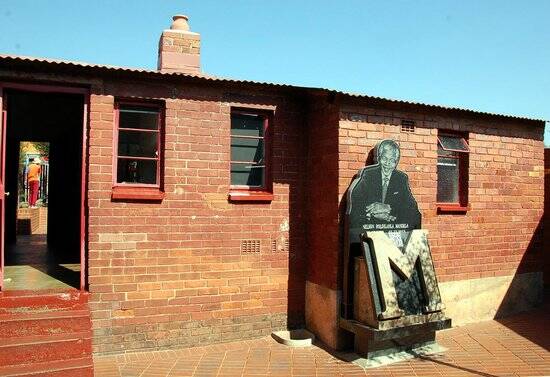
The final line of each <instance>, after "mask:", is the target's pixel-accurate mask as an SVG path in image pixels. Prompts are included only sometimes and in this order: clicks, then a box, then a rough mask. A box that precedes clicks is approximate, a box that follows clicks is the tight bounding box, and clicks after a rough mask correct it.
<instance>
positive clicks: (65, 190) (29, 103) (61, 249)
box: [5, 91, 84, 263]
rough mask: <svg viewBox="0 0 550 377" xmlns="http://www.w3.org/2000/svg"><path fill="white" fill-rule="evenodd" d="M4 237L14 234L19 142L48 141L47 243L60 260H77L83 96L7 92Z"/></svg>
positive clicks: (75, 261) (10, 238) (78, 257)
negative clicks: (6, 192) (6, 194)
mask: <svg viewBox="0 0 550 377" xmlns="http://www.w3.org/2000/svg"><path fill="white" fill-rule="evenodd" d="M6 97H7V106H8V119H7V132H6V191H9V192H10V193H13V195H10V196H9V197H7V200H6V216H5V219H6V220H5V221H6V242H14V241H15V240H16V221H17V219H16V217H17V180H18V178H17V175H18V173H17V169H18V155H19V143H20V142H21V141H41V142H49V143H50V156H49V157H50V161H49V163H50V177H49V188H48V189H49V190H48V191H49V196H48V244H49V245H50V246H54V250H55V253H56V257H59V260H60V262H63V263H78V262H79V261H80V195H81V193H80V187H81V165H82V164H81V163H82V122H83V119H82V117H83V106H84V102H83V101H84V99H83V97H82V96H81V95H75V94H52V93H34V92H22V91H8V92H7V96H6Z"/></svg>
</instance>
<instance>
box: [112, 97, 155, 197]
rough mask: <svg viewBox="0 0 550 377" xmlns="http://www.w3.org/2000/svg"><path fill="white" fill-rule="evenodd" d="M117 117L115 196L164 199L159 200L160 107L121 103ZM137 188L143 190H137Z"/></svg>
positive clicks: (118, 105) (148, 104)
mask: <svg viewBox="0 0 550 377" xmlns="http://www.w3.org/2000/svg"><path fill="white" fill-rule="evenodd" d="M116 114H117V117H116V119H117V125H118V129H117V130H116V137H115V143H116V146H115V148H116V149H115V150H116V155H115V158H116V161H115V171H114V174H113V178H114V186H115V189H114V192H113V197H114V198H117V199H122V198H124V199H155V198H156V199H161V197H158V194H159V189H160V170H161V155H160V154H161V114H162V109H161V107H160V105H157V104H150V103H122V102H121V103H118V104H117V109H116ZM125 188H127V189H125ZM138 188H139V189H141V190H136V189H138ZM128 189H129V190H128ZM147 189H149V190H147ZM154 189H156V190H154ZM155 193H156V195H155ZM136 195H137V197H136Z"/></svg>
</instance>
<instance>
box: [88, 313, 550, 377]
mask: <svg viewBox="0 0 550 377" xmlns="http://www.w3.org/2000/svg"><path fill="white" fill-rule="evenodd" d="M549 313H550V311H549V310H548V307H546V308H545V309H539V310H536V311H531V312H528V313H524V314H520V315H517V316H514V317H510V318H506V319H501V320H494V321H487V322H480V323H477V324H472V325H467V326H464V327H458V328H453V329H449V330H445V331H441V332H439V333H438V342H439V344H440V345H442V346H444V347H446V348H448V350H447V351H446V352H444V353H441V354H435V355H430V356H424V357H421V358H416V359H411V360H406V361H401V362H398V363H395V364H391V365H387V366H383V367H379V368H369V369H363V368H362V367H360V366H358V365H356V364H354V363H352V362H347V361H344V360H342V359H341V358H340V357H341V355H339V354H331V353H329V352H327V351H326V350H324V349H323V348H321V347H319V346H312V347H307V348H289V347H286V346H283V345H281V344H278V343H277V342H275V341H274V340H273V339H271V338H262V339H255V340H249V341H241V342H233V343H224V344H217V345H211V346H204V347H196V348H186V349H174V350H165V351H151V352H140V353H127V354H120V355H108V356H97V357H95V358H94V368H95V375H96V376H98V377H111V376H114V377H119V376H121V377H126V376H128V377H129V376H140V377H145V376H174V377H176V376H200V377H207V376H373V377H382V376H393V377H401V376H403V377H404V376H416V377H422V376H449V377H451V376H482V377H492V376H499V377H500V376H550V352H549V349H550V328H549V327H548V324H547V323H548V318H549V316H548V314H549Z"/></svg>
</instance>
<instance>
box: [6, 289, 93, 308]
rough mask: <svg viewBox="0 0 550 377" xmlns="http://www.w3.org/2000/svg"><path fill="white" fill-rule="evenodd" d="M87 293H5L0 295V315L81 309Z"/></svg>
mask: <svg viewBox="0 0 550 377" xmlns="http://www.w3.org/2000/svg"><path fill="white" fill-rule="evenodd" d="M87 303H88V293H87V292H81V291H78V290H76V289H74V290H69V291H67V290H65V291H58V290H52V291H5V292H1V293H0V314H4V313H6V314H9V313H10V312H14V309H15V312H23V311H25V308H26V309H27V311H31V310H45V311H47V310H55V309H83V308H85V307H86V304H87Z"/></svg>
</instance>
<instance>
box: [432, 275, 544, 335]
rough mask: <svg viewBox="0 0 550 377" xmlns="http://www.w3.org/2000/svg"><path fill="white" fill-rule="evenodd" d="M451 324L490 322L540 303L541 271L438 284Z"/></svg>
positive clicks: (541, 289) (541, 288) (541, 291)
mask: <svg viewBox="0 0 550 377" xmlns="http://www.w3.org/2000/svg"><path fill="white" fill-rule="evenodd" d="M439 290H440V292H441V299H442V301H443V303H444V304H445V310H444V312H445V315H446V316H447V317H448V318H451V319H452V321H453V322H452V323H453V326H460V325H464V324H466V323H472V322H480V321H489V320H491V319H494V318H496V317H503V316H507V315H511V314H514V313H518V312H521V311H525V310H529V309H532V308H534V307H535V306H537V305H540V304H541V303H542V299H543V276H542V272H531V273H526V274H519V275H515V276H498V277H490V278H482V279H471V280H460V281H449V282H444V283H439Z"/></svg>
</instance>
